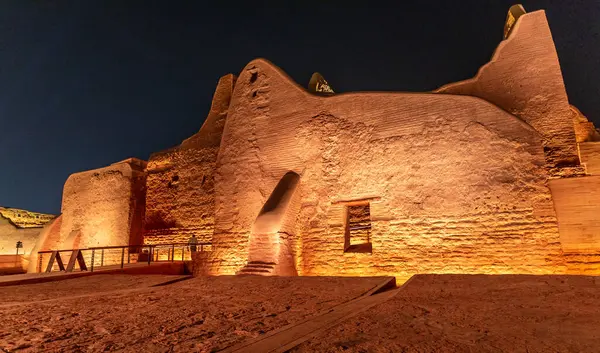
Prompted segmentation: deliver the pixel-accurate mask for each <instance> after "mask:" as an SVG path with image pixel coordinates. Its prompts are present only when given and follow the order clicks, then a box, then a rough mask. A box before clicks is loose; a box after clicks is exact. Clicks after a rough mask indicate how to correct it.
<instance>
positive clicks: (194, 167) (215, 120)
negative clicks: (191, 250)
mask: <svg viewBox="0 0 600 353" xmlns="http://www.w3.org/2000/svg"><path fill="white" fill-rule="evenodd" d="M234 83H235V76H233V75H227V76H223V77H222V78H221V79H220V80H219V84H218V85H217V89H216V91H215V95H214V97H213V102H212V106H211V109H210V112H209V114H208V117H207V118H206V121H205V123H204V125H203V126H202V128H201V129H200V131H199V132H198V133H196V134H195V135H193V136H192V137H190V138H189V139H187V140H185V141H184V142H183V143H182V144H181V145H180V146H177V147H175V148H173V149H170V150H167V151H163V152H160V153H156V154H154V155H152V156H151V157H150V160H149V162H148V168H147V173H148V179H147V187H148V190H147V195H146V207H147V210H146V219H145V225H144V241H145V243H146V244H160V243H173V242H187V241H188V239H189V238H190V237H191V235H192V234H195V235H196V237H197V238H198V241H200V242H209V241H210V240H211V238H212V234H213V224H214V178H213V172H214V169H215V161H216V158H217V153H218V152H219V145H220V142H221V133H222V131H223V126H224V124H225V118H226V116H227V109H228V107H229V100H230V98H231V92H232V90H233V85H234Z"/></svg>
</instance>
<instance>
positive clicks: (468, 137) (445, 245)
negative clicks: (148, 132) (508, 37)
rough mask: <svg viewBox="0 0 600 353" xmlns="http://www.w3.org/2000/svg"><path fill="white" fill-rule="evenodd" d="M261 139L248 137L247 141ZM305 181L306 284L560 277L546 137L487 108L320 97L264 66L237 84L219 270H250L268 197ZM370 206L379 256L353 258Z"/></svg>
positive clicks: (220, 198) (300, 263)
mask: <svg viewBox="0 0 600 353" xmlns="http://www.w3.org/2000/svg"><path fill="white" fill-rule="evenodd" d="M249 135H250V136H252V137H253V138H252V139H248V138H247V136H249ZM288 171H293V172H295V173H297V174H299V175H300V184H301V193H302V197H301V206H300V211H299V214H298V217H297V219H296V229H295V233H296V237H297V245H296V257H297V267H298V268H297V269H298V271H299V273H301V274H305V275H332V274H345V275H376V274H384V273H385V274H395V275H398V276H404V275H409V274H414V273H421V272H467V273H482V272H483V273H507V272H520V273H545V272H554V271H561V269H560V267H561V266H563V264H562V259H561V257H560V241H559V234H558V229H557V226H556V217H555V214H554V210H553V205H552V199H551V196H550V191H549V189H548V187H547V185H546V181H547V178H548V175H547V171H546V168H545V161H544V153H543V147H542V144H541V136H540V135H539V134H538V133H537V132H536V131H535V130H534V129H533V128H531V127H530V126H529V125H527V124H526V123H524V122H523V121H521V120H520V119H518V118H517V117H515V116H513V115H511V114H508V113H506V112H505V111H503V110H502V109H499V108H498V107H496V106H494V105H493V104H490V103H488V102H486V101H484V100H482V99H479V98H475V97H466V96H455V95H441V94H432V93H422V94H413V93H348V94H340V95H335V96H331V97H319V96H315V95H312V94H309V93H308V92H306V91H304V90H303V89H301V88H300V87H298V86H296V85H295V84H294V83H293V82H292V81H291V80H290V79H289V78H288V77H286V76H285V75H284V74H283V73H282V72H281V71H279V70H278V69H277V68H275V67H274V66H273V65H271V64H270V63H268V62H266V61H264V60H256V61H253V62H251V63H250V64H249V65H248V66H247V67H246V68H245V69H244V71H243V72H242V74H241V75H240V77H239V79H238V82H237V84H236V88H235V91H234V96H233V98H232V109H230V114H229V116H228V120H227V124H226V129H225V132H224V136H223V141H222V146H221V152H220V154H219V160H218V164H217V172H216V182H217V184H216V210H217V212H216V225H215V227H216V229H215V235H214V238H213V243H214V245H215V248H216V249H219V252H222V254H220V256H223V259H224V260H225V261H224V262H221V263H220V267H219V270H218V271H219V272H226V273H227V272H228V273H233V272H235V271H237V270H238V269H239V267H240V266H243V265H244V263H245V261H246V259H247V249H248V246H247V245H248V239H249V237H250V232H251V229H252V227H253V224H254V221H255V219H256V217H257V215H258V212H259V210H260V209H261V207H262V206H263V204H264V203H265V201H266V199H267V197H268V196H269V195H270V193H271V191H272V190H273V188H274V187H275V185H276V184H277V183H278V181H279V179H280V178H281V177H282V176H283V175H284V174H285V173H287V172H288ZM361 202H362V203H368V204H369V205H370V220H371V222H370V227H371V229H370V242H371V245H372V251H371V252H345V237H346V229H345V221H344V219H345V217H346V207H348V206H347V205H348V204H351V203H361Z"/></svg>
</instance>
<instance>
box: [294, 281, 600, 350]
mask: <svg viewBox="0 0 600 353" xmlns="http://www.w3.org/2000/svg"><path fill="white" fill-rule="evenodd" d="M599 289H600V280H599V279H598V278H597V277H587V276H522V275H521V276H514V275H504V276H483V275H475V276H468V275H438V276H436V275H421V276H416V277H415V278H413V279H412V280H411V281H410V282H409V283H408V284H407V285H406V287H405V288H403V289H402V290H400V292H399V293H398V294H397V295H396V296H395V297H394V298H392V299H390V300H388V301H386V302H384V303H383V304H381V305H379V306H376V307H374V308H372V309H371V310H369V311H367V312H364V313H361V314H359V315H358V316H355V317H353V318H351V319H350V320H348V321H346V322H344V323H342V324H341V325H339V326H337V327H335V328H332V329H330V330H327V331H324V332H321V333H320V334H319V335H318V336H317V337H315V338H314V339H312V340H311V341H308V342H305V343H304V344H302V345H300V346H298V347H297V348H295V349H293V350H292V352H349V353H355V352H406V353H416V352H528V353H534V352H539V353H545V352H597V351H598V347H600V336H599V335H598V327H600V306H598V302H599V301H600V291H599Z"/></svg>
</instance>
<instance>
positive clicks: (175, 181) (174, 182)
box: [169, 175, 179, 188]
mask: <svg viewBox="0 0 600 353" xmlns="http://www.w3.org/2000/svg"><path fill="white" fill-rule="evenodd" d="M177 184H179V175H173V177H172V178H171V181H170V182H169V187H170V188H173V187H175V186H177Z"/></svg>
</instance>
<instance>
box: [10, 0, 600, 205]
mask: <svg viewBox="0 0 600 353" xmlns="http://www.w3.org/2000/svg"><path fill="white" fill-rule="evenodd" d="M216 3H217V2H216V1H211V2H206V1H187V2H184V1H166V0H165V1H121V0H116V1H91V0H86V1H79V0H73V1H67V0H64V1H25V0H14V1H10V0H3V1H1V2H0V205H3V206H10V207H19V208H25V209H29V210H33V211H40V212H48V213H58V212H60V202H61V194H62V187H63V184H64V182H65V180H66V179H67V177H68V176H69V174H71V173H74V172H77V171H82V170H86V169H93V168H98V167H103V166H106V165H108V164H110V163H112V162H115V161H119V160H122V159H125V158H128V157H138V158H143V159H147V158H148V156H149V155H150V153H152V152H155V151H160V150H163V149H166V148H169V147H172V146H174V145H177V144H179V143H180V142H181V141H182V140H183V139H185V138H187V137H189V136H190V135H192V134H193V133H195V132H196V131H197V130H198V129H199V128H200V126H201V125H202V122H203V120H204V117H205V116H206V113H207V111H208V109H209V106H210V101H211V97H212V93H213V90H214V88H215V85H216V83H217V81H218V79H219V77H220V76H222V75H224V74H227V73H229V72H232V73H236V74H237V73H238V72H239V71H240V70H241V69H242V68H243V67H244V65H245V64H246V63H247V62H248V61H250V60H252V59H253V58H256V57H265V58H267V59H269V60H271V61H273V62H274V63H275V64H276V65H278V66H280V67H281V68H283V69H284V70H285V71H286V72H287V73H288V74H289V75H290V76H292V77H293V78H294V79H295V80H296V81H298V82H299V83H301V84H302V85H305V84H306V83H307V82H308V79H309V78H310V75H311V74H312V72H313V71H320V72H321V73H322V74H323V75H324V76H325V78H327V80H328V81H329V82H330V84H331V85H332V86H333V88H334V89H335V90H336V91H338V92H348V91H366V90H377V91H428V90H432V89H434V88H437V87H439V86H441V85H443V84H445V83H448V82H453V81H459V80H462V79H466V78H469V77H471V76H473V75H474V74H475V73H476V72H477V69H478V68H479V67H480V66H481V65H483V64H485V63H486V62H487V61H488V60H489V58H490V56H491V55H492V52H493V50H494V48H495V47H496V46H497V44H498V43H499V42H500V40H501V39H502V30H503V26H504V20H505V17H506V11H507V10H508V8H509V6H510V5H512V4H513V2H512V1H480V0H473V1H464V0H463V1H431V0H430V1H414V2H410V3H408V2H407V3H408V4H404V3H405V2H404V1H402V2H400V1H397V2H394V3H396V4H397V5H396V7H383V6H381V7H380V6H378V5H377V4H376V2H373V1H369V2H363V3H364V4H365V5H364V6H365V7H357V6H352V5H351V4H352V3H354V2H348V1H341V2H332V1H319V2H314V3H312V2H310V1H297V2H295V1H291V2H290V3H294V4H298V5H296V6H289V5H287V7H283V5H282V4H284V3H287V2H282V1H279V2H275V1H273V2H264V3H261V2H258V1H252V2H243V3H242V2H240V4H237V3H235V2H227V4H228V5H229V6H221V7H219V5H218V4H216ZM400 4H402V5H404V6H400ZM366 6H370V7H366ZM524 6H525V8H526V9H527V10H528V11H534V10H537V9H546V12H547V16H548V19H549V22H550V27H551V29H552V32H553V35H554V40H555V42H556V46H557V49H558V54H559V58H560V61H561V66H562V68H563V75H564V78H565V82H566V86H567V93H568V94H569V98H570V101H571V103H572V104H574V105H576V106H577V107H579V108H580V109H581V110H582V112H583V113H584V114H586V115H587V116H588V118H590V119H591V120H593V121H595V123H596V125H597V126H598V125H600V104H598V98H599V97H600V20H599V19H600V1H597V0H587V1H582V0H579V1H574V0H569V1H560V0H557V1H524Z"/></svg>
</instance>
